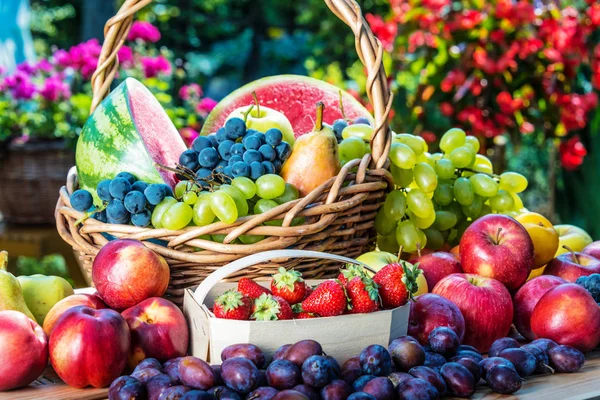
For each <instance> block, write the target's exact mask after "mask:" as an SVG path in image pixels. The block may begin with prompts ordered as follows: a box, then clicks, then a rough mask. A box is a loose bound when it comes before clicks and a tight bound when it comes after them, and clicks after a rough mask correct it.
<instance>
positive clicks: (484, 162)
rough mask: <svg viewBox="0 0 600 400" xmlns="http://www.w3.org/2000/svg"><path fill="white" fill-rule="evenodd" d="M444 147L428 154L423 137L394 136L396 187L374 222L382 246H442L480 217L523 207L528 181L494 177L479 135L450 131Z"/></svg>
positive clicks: (511, 174)
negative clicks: (480, 151) (520, 196)
mask: <svg viewBox="0 0 600 400" xmlns="http://www.w3.org/2000/svg"><path fill="white" fill-rule="evenodd" d="M440 149H441V151H442V152H441V153H433V154H430V153H428V152H427V143H426V142H425V141H424V140H423V139H422V138H421V137H419V136H414V135H410V134H394V138H393V143H392V147H391V149H390V160H391V166H390V169H391V173H392V176H393V178H394V184H395V190H394V191H392V192H391V193H390V194H389V195H388V196H387V198H386V201H385V203H384V206H383V207H382V208H381V209H380V210H379V212H378V215H377V219H376V221H375V227H376V229H377V233H378V234H379V237H378V245H379V247H380V248H381V249H383V250H386V251H391V252H396V251H397V250H398V247H399V246H402V247H403V249H404V250H405V251H407V252H409V253H414V252H416V251H417V250H418V249H423V248H425V247H427V248H430V249H433V250H438V249H440V248H442V247H443V246H444V244H445V243H457V242H458V241H459V240H460V238H461V236H462V234H463V232H464V231H465V229H466V228H467V227H468V226H469V225H470V224H471V223H472V222H473V221H475V220H476V219H477V218H479V217H481V216H484V215H486V214H490V213H511V212H513V211H519V210H521V209H522V208H523V203H522V202H521V199H520V198H519V195H518V193H520V192H522V191H524V190H525V189H526V188H527V179H526V178H525V177H524V176H523V175H521V174H518V173H515V172H505V173H503V174H501V175H494V173H493V169H492V163H491V161H490V160H489V159H488V158H487V157H485V156H484V155H481V154H478V153H477V152H478V151H479V141H478V139H477V138H475V137H474V136H466V134H465V132H464V131H462V130H460V129H451V130H449V131H448V132H446V133H445V134H444V135H443V136H442V138H441V141H440Z"/></svg>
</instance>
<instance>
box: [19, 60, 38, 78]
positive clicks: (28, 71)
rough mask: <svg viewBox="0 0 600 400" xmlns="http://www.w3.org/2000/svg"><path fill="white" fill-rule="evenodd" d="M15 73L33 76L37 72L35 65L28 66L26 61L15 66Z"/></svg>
mask: <svg viewBox="0 0 600 400" xmlns="http://www.w3.org/2000/svg"><path fill="white" fill-rule="evenodd" d="M17 71H20V72H23V73H25V74H27V75H33V74H35V73H36V72H37V70H36V68H35V65H33V64H30V63H28V62H27V61H25V62H24V63H21V64H19V65H17Z"/></svg>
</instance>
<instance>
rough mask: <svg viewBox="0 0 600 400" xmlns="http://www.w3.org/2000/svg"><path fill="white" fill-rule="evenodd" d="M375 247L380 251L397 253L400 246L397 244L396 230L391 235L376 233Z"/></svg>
mask: <svg viewBox="0 0 600 400" xmlns="http://www.w3.org/2000/svg"><path fill="white" fill-rule="evenodd" d="M377 248H378V249H379V250H380V251H387V252H388V253H392V254H398V250H400V246H398V242H396V232H395V231H394V233H392V234H391V235H387V236H384V235H377Z"/></svg>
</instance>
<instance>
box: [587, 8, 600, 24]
mask: <svg viewBox="0 0 600 400" xmlns="http://www.w3.org/2000/svg"><path fill="white" fill-rule="evenodd" d="M587 15H588V16H589V17H590V21H592V25H593V26H600V3H595V4H592V6H591V7H590V8H588V10H587Z"/></svg>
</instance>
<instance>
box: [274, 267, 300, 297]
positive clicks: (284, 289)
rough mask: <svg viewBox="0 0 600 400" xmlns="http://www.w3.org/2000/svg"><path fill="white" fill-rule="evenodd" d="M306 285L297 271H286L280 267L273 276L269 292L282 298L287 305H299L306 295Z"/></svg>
mask: <svg viewBox="0 0 600 400" xmlns="http://www.w3.org/2000/svg"><path fill="white" fill-rule="evenodd" d="M306 289H307V285H306V283H305V282H304V279H302V274H301V273H300V272H298V271H294V270H290V271H286V269H285V268H283V267H280V268H279V273H278V274H275V275H273V280H272V281H271V291H272V292H273V294H274V295H275V296H279V297H282V298H284V299H285V300H286V301H287V302H288V303H289V304H296V303H300V302H301V301H302V300H304V297H305V295H306Z"/></svg>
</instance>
